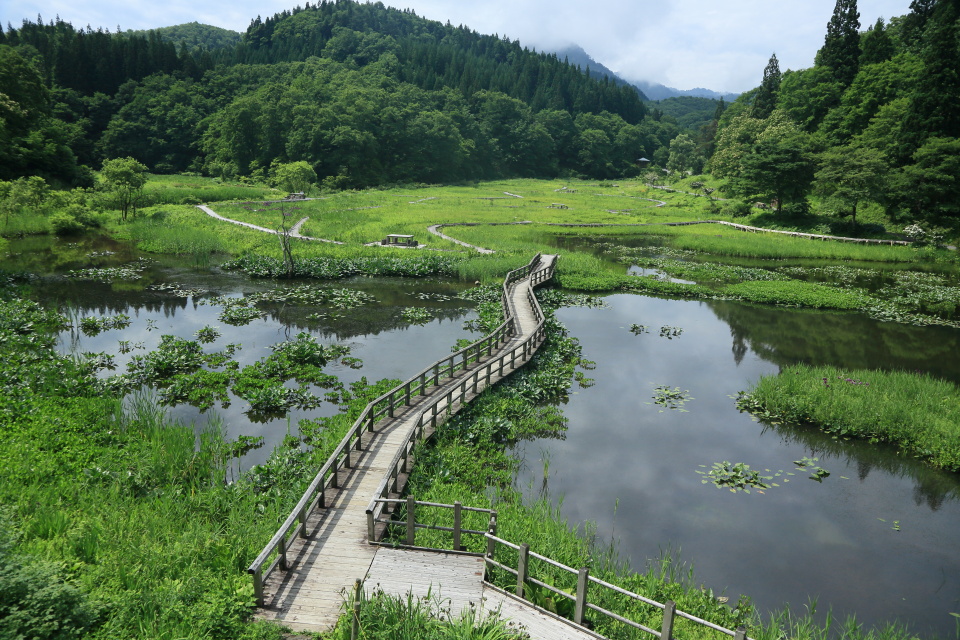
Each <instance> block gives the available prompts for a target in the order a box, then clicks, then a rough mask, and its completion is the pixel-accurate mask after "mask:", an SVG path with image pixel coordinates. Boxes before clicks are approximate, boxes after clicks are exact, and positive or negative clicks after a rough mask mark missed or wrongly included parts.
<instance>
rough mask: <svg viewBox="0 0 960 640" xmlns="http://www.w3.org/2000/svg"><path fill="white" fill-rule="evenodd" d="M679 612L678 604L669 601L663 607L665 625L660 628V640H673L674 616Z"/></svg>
mask: <svg viewBox="0 0 960 640" xmlns="http://www.w3.org/2000/svg"><path fill="white" fill-rule="evenodd" d="M676 612H677V603H676V602H674V601H673V600H667V602H666V603H665V604H664V605H663V625H662V626H661V627H660V640H672V639H673V614H675V613H676Z"/></svg>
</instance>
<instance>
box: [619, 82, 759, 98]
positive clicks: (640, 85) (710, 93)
mask: <svg viewBox="0 0 960 640" xmlns="http://www.w3.org/2000/svg"><path fill="white" fill-rule="evenodd" d="M630 84H632V85H633V86H635V87H636V88H637V89H639V90H640V91H641V92H642V93H643V94H644V95H645V96H647V97H648V98H649V99H651V100H666V99H667V98H677V97H680V96H690V97H693V98H710V99H712V100H719V99H720V98H723V99H724V100H726V101H727V102H731V101H733V100H736V99H737V96H739V95H740V94H739V93H723V92H720V91H714V90H712V89H704V88H702V87H697V88H695V89H674V88H673V87H668V86H665V85H662V84H659V83H657V82H648V81H646V80H634V81H633V82H631V83H630Z"/></svg>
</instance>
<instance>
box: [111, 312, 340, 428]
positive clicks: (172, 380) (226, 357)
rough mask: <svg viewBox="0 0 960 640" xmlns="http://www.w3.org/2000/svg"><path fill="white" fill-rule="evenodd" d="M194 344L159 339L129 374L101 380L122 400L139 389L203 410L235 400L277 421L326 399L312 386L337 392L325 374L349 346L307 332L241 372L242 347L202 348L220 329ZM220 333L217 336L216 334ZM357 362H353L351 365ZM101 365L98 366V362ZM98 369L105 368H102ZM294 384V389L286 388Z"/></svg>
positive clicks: (168, 402)
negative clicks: (239, 356)
mask: <svg viewBox="0 0 960 640" xmlns="http://www.w3.org/2000/svg"><path fill="white" fill-rule="evenodd" d="M200 332H202V339H201V336H198V339H197V340H196V341H194V340H186V339H183V338H178V337H176V336H172V335H164V336H161V341H160V345H159V346H158V347H157V349H155V350H153V351H151V352H149V353H147V354H145V355H136V356H134V357H133V358H131V359H130V361H129V362H128V363H127V367H126V369H127V370H126V372H125V373H123V374H118V375H114V376H110V377H107V378H105V379H103V380H102V381H101V382H100V383H99V384H101V385H102V386H103V387H104V389H106V390H109V392H110V393H111V394H114V395H117V396H120V397H122V396H124V395H127V394H129V393H132V392H134V391H136V390H138V389H140V388H141V387H150V388H155V389H158V390H159V394H158V397H157V400H158V402H160V403H161V404H164V405H176V404H181V403H189V404H192V405H194V406H196V407H199V408H200V409H202V410H206V409H209V408H211V407H213V406H214V405H215V404H217V403H219V404H220V405H221V406H224V407H227V406H229V405H230V404H231V402H232V397H237V398H240V399H242V400H245V401H246V402H248V403H249V409H248V412H249V414H250V415H251V417H252V418H261V417H266V416H275V415H278V414H282V413H284V412H286V411H287V410H288V409H290V408H293V407H295V408H299V409H309V408H314V407H316V406H318V405H319V404H320V403H321V402H322V401H323V399H322V398H320V397H318V396H316V395H315V394H314V393H313V391H312V390H311V387H318V388H321V389H338V388H340V387H341V386H342V385H341V384H340V382H339V380H338V379H337V378H336V377H335V376H332V375H330V374H327V373H325V372H324V371H323V368H324V367H325V366H326V365H327V364H328V363H329V362H331V361H335V360H337V359H339V358H344V357H346V356H347V354H348V353H349V349H348V348H347V347H343V346H340V345H330V346H325V345H322V344H320V343H319V342H317V340H316V339H315V338H313V337H312V336H310V335H309V334H307V333H300V334H298V335H297V337H296V338H295V339H294V340H288V341H285V342H281V343H278V344H276V345H273V347H272V350H273V353H271V354H270V355H268V356H266V357H265V358H262V359H261V360H259V361H257V362H256V363H254V364H252V365H248V366H245V367H242V368H241V367H240V366H239V363H238V362H237V361H236V359H235V358H234V355H235V354H236V353H237V351H239V349H240V348H241V347H240V345H238V344H228V345H226V346H225V347H224V348H223V349H222V350H220V351H209V352H208V351H204V349H203V346H202V343H203V344H209V343H211V342H215V341H216V339H217V337H218V332H216V330H211V328H210V327H204V328H203V329H201V330H200ZM215 334H216V335H215ZM355 362H356V359H355V358H352V359H351V364H354V363H355ZM98 364H99V363H98ZM99 367H103V365H102V364H99ZM288 382H295V383H296V384H297V386H296V387H293V388H291V387H289V386H287V383H288Z"/></svg>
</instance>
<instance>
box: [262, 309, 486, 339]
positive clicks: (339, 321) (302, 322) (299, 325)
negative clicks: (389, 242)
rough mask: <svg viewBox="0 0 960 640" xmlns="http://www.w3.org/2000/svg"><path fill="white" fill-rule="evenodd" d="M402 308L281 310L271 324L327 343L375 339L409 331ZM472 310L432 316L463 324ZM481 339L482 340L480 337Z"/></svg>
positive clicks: (432, 312)
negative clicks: (316, 317) (326, 315)
mask: <svg viewBox="0 0 960 640" xmlns="http://www.w3.org/2000/svg"><path fill="white" fill-rule="evenodd" d="M401 309H402V307H390V306H376V307H374V306H368V307H359V308H356V309H349V310H345V311H340V310H337V309H325V308H320V307H310V308H306V307H301V308H286V309H283V308H278V309H274V310H272V311H270V312H269V313H268V316H269V317H270V319H271V320H273V321H275V322H278V323H281V324H284V325H286V326H288V327H292V328H294V329H296V330H297V331H309V332H310V333H312V334H314V335H316V336H318V337H320V338H322V339H324V340H336V339H340V340H347V339H350V338H355V337H358V336H371V335H373V336H375V335H379V334H380V333H386V332H389V331H398V330H401V331H402V330H405V329H408V328H409V327H410V321H409V320H405V319H404V318H403V317H402V316H401V315H400V311H401ZM468 312H469V309H467V308H464V307H452V308H432V309H430V315H432V316H433V317H434V318H436V319H437V320H440V321H441V322H444V321H448V322H459V321H460V320H462V319H463V318H464V316H466V314H467V313H468ZM315 313H331V314H336V317H335V318H330V319H327V318H321V319H319V320H314V319H310V318H308V317H307V316H309V315H312V314H315ZM477 339H478V340H479V339H480V336H477Z"/></svg>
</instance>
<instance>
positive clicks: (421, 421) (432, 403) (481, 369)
mask: <svg viewBox="0 0 960 640" xmlns="http://www.w3.org/2000/svg"><path fill="white" fill-rule="evenodd" d="M538 259H539V256H537V258H535V259H534V261H533V262H531V265H533V264H534V263H535V262H536V261H537V260H538ZM518 271H519V270H518ZM511 273H514V272H511ZM552 273H553V272H552V270H550V269H544V270H541V271H538V272H536V273H534V276H533V278H532V279H531V281H530V288H529V289H527V302H528V304H529V305H530V308H531V309H532V310H533V313H534V319H535V320H536V322H537V325H536V328H535V329H534V330H533V331H532V332H531V333H530V335H529V336H527V337H526V338H524V340H523V341H522V342H520V343H518V344H516V345H514V347H513V348H512V349H510V350H509V351H504V352H503V353H501V354H500V356H499V357H497V358H493V359H491V360H488V361H487V362H485V363H483V364H481V365H480V366H478V367H476V368H475V369H473V371H471V372H470V373H469V374H467V375H465V376H464V377H463V378H462V379H461V381H460V385H459V386H457V387H454V388H451V389H450V390H449V391H448V392H447V393H446V395H437V396H435V397H433V398H431V399H429V400H428V401H427V404H425V405H424V407H423V409H422V410H421V411H420V414H419V415H418V416H417V422H416V426H415V427H414V428H413V429H411V430H410V435H409V437H408V438H407V440H406V441H405V442H404V443H403V445H402V446H401V447H400V449H399V450H398V451H397V455H396V456H394V458H393V461H392V462H391V464H390V467H389V469H388V471H387V473H386V475H385V476H384V478H383V480H381V481H380V485H379V486H378V487H377V490H376V492H375V493H374V496H373V499H372V500H371V501H370V505H369V506H368V507H367V541H368V542H369V543H371V544H376V543H377V537H378V536H377V534H376V531H377V525H378V524H383V525H388V524H391V523H392V522H393V521H392V520H391V519H390V517H389V516H386V517H384V511H386V510H387V507H388V505H391V504H395V503H397V502H398V501H397V500H395V499H389V498H388V496H389V495H390V494H391V493H393V494H396V493H397V492H398V487H399V484H400V476H401V475H402V474H405V473H409V471H410V470H409V464H410V459H411V457H412V454H413V450H414V448H415V447H416V445H417V443H418V442H419V441H421V440H423V438H424V437H425V435H426V430H427V427H428V426H429V427H431V428H433V429H436V427H437V425H439V424H441V423H442V422H444V421H445V420H446V418H447V417H449V416H450V415H452V413H453V407H454V405H455V404H456V403H460V404H461V406H462V405H463V404H466V402H467V401H468V400H469V399H470V398H469V397H468V396H469V395H470V394H474V395H475V394H476V393H477V392H478V391H479V388H480V384H481V383H482V384H484V386H490V381H491V378H492V377H493V376H494V375H496V376H497V378H502V377H503V375H504V370H505V369H507V367H509V369H508V371H513V370H514V369H516V368H517V367H518V366H519V365H520V364H523V363H525V362H526V361H527V360H529V359H530V358H531V357H533V354H534V353H535V352H536V350H537V348H538V347H539V346H540V344H541V343H542V342H543V341H544V339H545V338H546V330H545V329H544V316H543V309H541V308H540V303H539V302H537V297H536V295H534V293H533V287H534V286H535V285H537V284H540V283H542V282H544V281H546V280H548V279H549V278H550V277H551V276H552ZM527 275H528V274H525V275H523V276H522V277H524V278H525V277H527ZM518 279H522V278H515V279H514V280H511V279H510V276H509V275H508V276H507V279H506V280H505V284H504V298H503V300H504V309H506V310H508V311H505V313H508V314H509V315H510V316H511V317H515V315H516V310H515V309H513V308H512V302H511V301H510V296H509V295H508V294H507V287H508V285H507V284H506V282H510V283H512V282H515V281H516V280H518ZM518 361H519V364H518ZM441 406H442V408H441ZM401 502H402V501H401ZM434 506H436V505H434ZM465 508H466V507H465ZM408 509H409V507H408ZM471 510H474V511H475V510H476V509H472V508H471ZM417 526H426V525H417ZM481 533H482V532H481ZM458 547H459V544H458V546H457V548H458Z"/></svg>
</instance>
